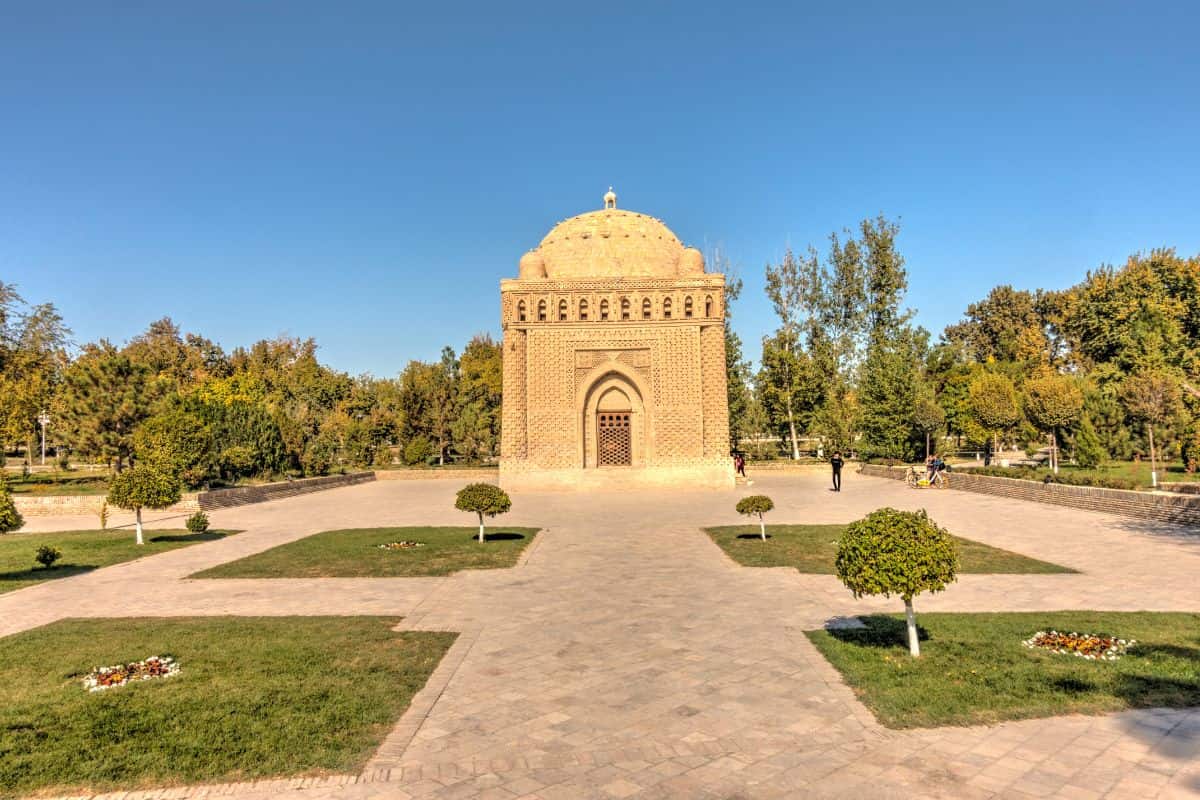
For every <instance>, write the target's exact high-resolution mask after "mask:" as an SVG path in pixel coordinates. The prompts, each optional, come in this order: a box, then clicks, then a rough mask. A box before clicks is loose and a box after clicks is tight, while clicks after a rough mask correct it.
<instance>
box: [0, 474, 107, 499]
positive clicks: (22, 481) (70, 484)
mask: <svg viewBox="0 0 1200 800" xmlns="http://www.w3.org/2000/svg"><path fill="white" fill-rule="evenodd" d="M8 488H9V489H10V490H11V491H12V493H13V494H32V495H42V496H58V495H78V494H83V495H92V496H94V495H102V494H108V473H106V472H101V473H95V472H93V473H90V474H87V473H83V474H80V473H77V472H34V473H31V474H29V475H20V474H17V475H12V474H10V475H9V476H8Z"/></svg>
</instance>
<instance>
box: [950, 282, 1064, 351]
mask: <svg viewBox="0 0 1200 800" xmlns="http://www.w3.org/2000/svg"><path fill="white" fill-rule="evenodd" d="M1041 326H1042V320H1041V318H1040V316H1039V315H1038V312H1037V308H1036V305H1035V298H1034V295H1033V294H1032V293H1030V292H1027V291H1023V290H1018V289H1014V288H1013V287H1012V286H1009V285H1007V284H1006V285H1003V286H997V287H996V288H994V289H992V290H991V291H990V292H988V295H987V297H986V298H984V299H983V300H980V301H979V302H977V303H972V304H971V305H969V306H967V313H966V315H965V317H964V319H963V320H962V321H961V322H959V323H957V324H954V325H951V326H949V327H947V328H946V332H945V334H944V338H945V339H946V341H947V342H950V343H952V344H954V345H957V346H959V347H961V348H962V350H963V351H964V352H965V353H966V355H967V357H968V358H970V359H971V360H972V361H975V362H978V363H980V364H982V363H986V362H987V361H988V360H989V359H993V360H996V361H1016V360H1017V353H1018V349H1019V347H1020V341H1021V339H1022V337H1024V336H1026V335H1027V331H1029V330H1030V329H1040V328H1041Z"/></svg>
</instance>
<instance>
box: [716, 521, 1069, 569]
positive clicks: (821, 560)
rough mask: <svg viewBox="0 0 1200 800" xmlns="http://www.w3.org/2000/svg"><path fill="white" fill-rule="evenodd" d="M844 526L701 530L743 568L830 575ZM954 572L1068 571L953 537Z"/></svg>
mask: <svg viewBox="0 0 1200 800" xmlns="http://www.w3.org/2000/svg"><path fill="white" fill-rule="evenodd" d="M845 530H846V526H845V525H768V526H767V536H768V539H767V541H765V542H764V541H762V539H760V538H759V536H758V526H757V525H727V526H724V527H720V528H705V532H706V533H708V535H709V536H711V537H712V540H713V541H714V542H716V543H717V544H718V545H719V546H720V548H721V549H722V550H724V551H725V552H726V553H728V554H729V557H730V558H732V559H733V560H734V561H736V562H737V563H739V564H741V565H742V566H744V567H795V568H796V569H798V570H799V571H800V572H807V573H812V574H814V575H833V574H835V573H834V569H833V564H834V559H835V558H836V556H837V541H838V539H839V538H841V536H842V532H843V531H845ZM954 540H955V541H956V542H957V543H958V560H959V571H960V572H964V573H978V574H1001V573H1004V574H1051V573H1063V572H1075V570H1073V569H1069V568H1067V567H1063V566H1060V565H1058V564H1051V563H1050V562H1048V561H1039V560H1037V559H1036V558H1029V557H1028V556H1023V555H1021V554H1020V553H1014V552H1012V551H1010V550H1001V549H999V548H997V547H990V546H988V545H986V544H983V543H982V542H976V541H972V540H971V539H962V538H959V537H957V536H955V537H954Z"/></svg>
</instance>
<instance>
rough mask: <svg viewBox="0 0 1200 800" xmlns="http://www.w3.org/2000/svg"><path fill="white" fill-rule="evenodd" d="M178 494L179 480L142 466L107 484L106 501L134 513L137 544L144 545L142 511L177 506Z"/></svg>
mask: <svg viewBox="0 0 1200 800" xmlns="http://www.w3.org/2000/svg"><path fill="white" fill-rule="evenodd" d="M181 495H182V487H181V486H180V483H179V478H177V477H176V476H175V475H172V474H171V473H169V472H163V471H161V470H158V469H155V468H154V467H150V466H146V465H145V464H139V465H137V466H136V467H134V468H133V469H127V470H125V471H124V472H122V473H119V474H117V475H116V476H114V477H113V479H112V480H111V481H110V482H109V484H108V502H109V503H112V504H113V505H114V506H116V507H117V508H123V509H125V510H126V511H132V512H134V515H135V519H136V530H137V543H138V544H143V543H144V540H143V538H142V509H143V508H166V507H167V506H169V505H171V504H172V503H178V502H179V498H180V496H181Z"/></svg>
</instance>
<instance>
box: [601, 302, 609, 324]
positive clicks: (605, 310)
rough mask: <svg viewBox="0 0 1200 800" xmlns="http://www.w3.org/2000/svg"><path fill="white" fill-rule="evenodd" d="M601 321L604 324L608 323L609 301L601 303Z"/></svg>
mask: <svg viewBox="0 0 1200 800" xmlns="http://www.w3.org/2000/svg"><path fill="white" fill-rule="evenodd" d="M600 320H601V321H602V322H607V321H608V301H607V300H601V301H600Z"/></svg>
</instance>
